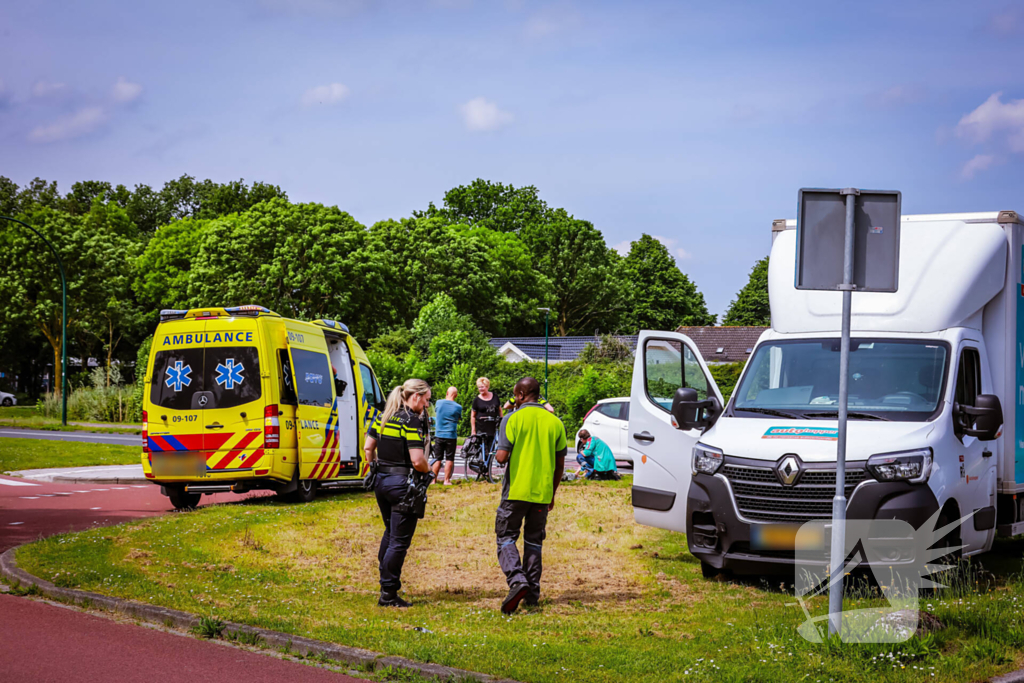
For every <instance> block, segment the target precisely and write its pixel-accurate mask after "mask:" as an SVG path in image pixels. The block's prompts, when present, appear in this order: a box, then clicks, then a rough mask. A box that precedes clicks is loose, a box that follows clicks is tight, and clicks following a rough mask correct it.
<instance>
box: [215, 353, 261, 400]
mask: <svg viewBox="0 0 1024 683" xmlns="http://www.w3.org/2000/svg"><path fill="white" fill-rule="evenodd" d="M204 375H205V383H206V390H207V391H210V392H212V393H213V400H212V401H211V402H210V403H209V404H208V405H207V406H206V408H207V409H210V408H234V407H235V406H240V405H242V404H243V403H249V402H251V401H255V400H257V399H258V398H259V397H260V394H261V393H262V387H261V382H260V354H259V350H258V349H257V348H256V347H255V346H209V347H207V348H206V372H205V373H204Z"/></svg>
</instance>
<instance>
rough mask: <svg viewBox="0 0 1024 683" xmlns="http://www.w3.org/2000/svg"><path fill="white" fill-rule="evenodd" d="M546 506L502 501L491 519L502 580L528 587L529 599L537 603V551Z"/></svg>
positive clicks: (544, 531)
mask: <svg viewBox="0 0 1024 683" xmlns="http://www.w3.org/2000/svg"><path fill="white" fill-rule="evenodd" d="M547 525H548V506H547V504H543V503H527V502H526V501H522V500H503V501H502V502H501V505H499V506H498V514H497V516H496V517H495V520H494V533H495V534H496V535H497V537H498V564H499V565H501V571H503V572H505V580H506V581H508V585H509V587H510V588H511V587H512V585H513V584H516V583H525V584H528V585H529V586H530V592H529V593H528V594H527V596H528V597H529V599H530V600H540V574H541V569H542V565H541V550H542V549H543V546H544V537H545V536H546V535H547ZM520 528H522V529H523V559H522V561H520V560H519V549H518V548H517V547H516V541H517V540H519V530H520Z"/></svg>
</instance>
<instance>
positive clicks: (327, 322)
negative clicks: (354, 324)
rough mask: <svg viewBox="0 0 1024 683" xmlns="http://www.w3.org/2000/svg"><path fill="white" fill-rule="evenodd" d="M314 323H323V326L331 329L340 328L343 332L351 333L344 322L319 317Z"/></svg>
mask: <svg viewBox="0 0 1024 683" xmlns="http://www.w3.org/2000/svg"><path fill="white" fill-rule="evenodd" d="M314 324H319V325H323V326H324V327H330V328H331V329H335V330H341V331H342V332H344V333H345V334H352V333H351V332H349V331H348V325H346V324H345V323H339V322H338V321H337V320H326V319H321V320H317V321H315V322H314Z"/></svg>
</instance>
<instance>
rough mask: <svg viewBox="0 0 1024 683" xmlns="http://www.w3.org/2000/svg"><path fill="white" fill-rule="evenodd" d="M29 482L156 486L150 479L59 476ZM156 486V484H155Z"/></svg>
mask: <svg viewBox="0 0 1024 683" xmlns="http://www.w3.org/2000/svg"><path fill="white" fill-rule="evenodd" d="M25 479H26V480H27V481H45V482H49V483H51V484H136V485H137V484H154V482H152V481H150V480H149V479H136V478H131V479H120V478H117V477H100V478H98V479H88V478H86V477H62V476H60V475H59V474H58V475H56V476H53V477H50V478H49V479H34V478H33V479H29V478H28V477H25ZM154 485H155V484H154Z"/></svg>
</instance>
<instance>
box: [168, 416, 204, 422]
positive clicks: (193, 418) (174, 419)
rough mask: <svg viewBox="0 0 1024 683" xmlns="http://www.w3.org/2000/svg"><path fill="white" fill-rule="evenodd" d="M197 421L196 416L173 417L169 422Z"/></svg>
mask: <svg viewBox="0 0 1024 683" xmlns="http://www.w3.org/2000/svg"><path fill="white" fill-rule="evenodd" d="M198 419H199V416H198V415H175V416H173V417H172V418H171V422H195V421H196V420H198Z"/></svg>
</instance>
